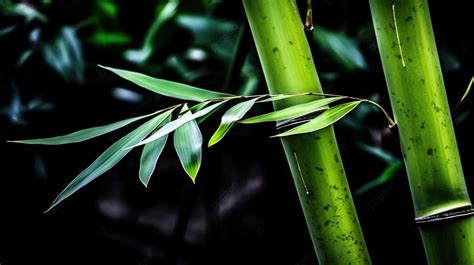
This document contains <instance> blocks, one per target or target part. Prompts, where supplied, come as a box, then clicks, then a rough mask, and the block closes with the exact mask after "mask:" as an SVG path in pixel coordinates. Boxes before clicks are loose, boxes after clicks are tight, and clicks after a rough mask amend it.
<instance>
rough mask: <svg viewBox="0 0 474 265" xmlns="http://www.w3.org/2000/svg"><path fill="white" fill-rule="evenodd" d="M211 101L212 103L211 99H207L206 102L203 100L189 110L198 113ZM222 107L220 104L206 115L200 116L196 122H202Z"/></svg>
mask: <svg viewBox="0 0 474 265" xmlns="http://www.w3.org/2000/svg"><path fill="white" fill-rule="evenodd" d="M209 103H211V102H210V101H205V102H201V103H199V104H197V105H194V106H192V107H191V108H190V109H189V110H190V111H191V112H192V113H196V112H197V111H199V110H201V109H203V108H204V107H206V106H207V105H209ZM221 107H222V105H220V106H218V107H217V108H215V109H213V110H212V111H211V112H209V113H207V114H206V115H204V116H202V117H199V118H197V119H196V122H197V123H198V124H200V123H201V122H203V121H205V120H206V119H207V118H209V117H210V116H211V115H212V114H214V113H215V112H216V111H218V110H219V109H220V108H221Z"/></svg>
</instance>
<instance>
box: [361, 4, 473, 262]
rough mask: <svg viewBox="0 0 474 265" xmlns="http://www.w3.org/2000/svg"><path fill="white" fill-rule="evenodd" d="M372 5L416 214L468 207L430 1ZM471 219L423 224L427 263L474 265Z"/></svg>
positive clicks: (429, 214) (426, 215)
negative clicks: (432, 23) (430, 12)
mask: <svg viewBox="0 0 474 265" xmlns="http://www.w3.org/2000/svg"><path fill="white" fill-rule="evenodd" d="M370 7H371V10H372V17H373V22H374V28H375V32H376V35H377V41H378V46H379V50H380V55H381V58H382V64H383V68H384V73H385V78H386V81H387V86H388V90H389V94H390V99H391V104H392V110H393V112H394V116H395V120H396V122H397V123H398V130H399V134H400V142H401V149H402V152H403V157H404V161H405V166H406V169H407V172H408V176H409V183H410V188H411V193H412V197H413V204H414V208H415V215H416V218H417V220H418V221H421V220H429V219H432V218H434V217H436V216H439V215H442V214H445V213H454V212H456V211H458V210H461V209H463V210H466V209H469V208H471V207H472V206H471V201H470V199H469V194H468V191H467V187H466V183H465V180H464V174H463V170H462V166H461V159H460V156H459V152H458V147H457V143H456V137H455V133H454V128H453V123H452V119H451V114H450V107H449V105H448V100H447V96H446V90H445V86H444V81H443V76H442V73H441V66H440V62H439V58H438V52H437V49H436V43H435V39H434V34H433V29H432V25H431V18H430V14H429V8H428V2H427V0H416V1H415V0H370ZM473 218H474V217H472V216H470V217H469V216H464V217H456V218H455V219H456V220H450V221H446V220H438V221H433V223H431V224H421V225H420V227H421V233H422V238H423V242H424V245H425V250H426V254H427V257H428V261H429V263H430V264H466V265H472V264H474V244H473V240H474V239H473V238H474V219H473ZM461 231H463V232H461ZM463 235H464V236H463Z"/></svg>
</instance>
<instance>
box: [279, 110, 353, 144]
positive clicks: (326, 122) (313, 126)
mask: <svg viewBox="0 0 474 265" xmlns="http://www.w3.org/2000/svg"><path fill="white" fill-rule="evenodd" d="M360 103H361V101H351V102H348V103H343V104H340V105H337V106H335V107H332V108H330V109H328V110H326V111H325V112H323V113H322V114H321V115H319V116H317V117H316V118H314V119H312V120H311V121H309V122H307V123H305V124H303V125H300V126H297V127H295V128H293V129H290V130H288V131H286V132H283V133H280V134H278V135H275V136H273V137H283V136H290V135H295V134H302V133H309V132H314V131H317V130H321V129H323V128H326V127H328V126H330V125H332V124H333V123H335V122H336V121H338V120H340V119H341V118H343V117H344V116H346V115H347V114H348V113H349V112H351V111H352V110H353V109H354V108H355V107H357V106H358V105H359V104H360Z"/></svg>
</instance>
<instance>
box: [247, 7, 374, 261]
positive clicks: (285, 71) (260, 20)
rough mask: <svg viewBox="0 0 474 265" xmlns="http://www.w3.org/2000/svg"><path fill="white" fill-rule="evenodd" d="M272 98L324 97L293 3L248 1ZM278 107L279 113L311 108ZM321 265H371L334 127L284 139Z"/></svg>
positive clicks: (298, 100) (293, 101)
mask: <svg viewBox="0 0 474 265" xmlns="http://www.w3.org/2000/svg"><path fill="white" fill-rule="evenodd" d="M243 3H244V6H245V10H246V14H247V18H248V20H249V23H250V27H251V30H252V34H253V37H254V40H255V43H256V46H257V51H258V54H259V57H260V61H261V64H262V67H263V71H264V74H265V78H266V82H267V85H268V88H269V90H270V93H272V94H277V93H302V92H315V93H321V92H322V89H321V84H320V82H319V78H318V75H317V72H316V69H315V66H314V62H313V59H312V55H311V52H310V48H309V45H308V42H307V40H306V38H305V34H304V30H303V28H304V24H303V22H302V21H301V18H300V15H299V13H298V9H297V7H296V3H295V1H294V0H244V1H243ZM306 100H307V99H305V98H304V97H300V98H293V99H288V100H283V101H278V102H275V104H274V107H275V109H282V108H284V107H287V106H290V105H294V104H299V103H303V102H306ZM282 143H283V147H284V150H285V153H286V157H287V159H288V163H289V165H290V169H291V172H292V175H293V180H294V183H295V186H296V189H297V192H298V196H299V199H300V203H301V206H302V208H303V212H304V215H305V218H306V223H307V225H308V229H309V232H310V235H311V239H312V242H313V245H314V248H315V251H316V253H317V256H318V260H319V262H320V264H331V265H337V264H371V262H370V258H369V254H368V251H367V248H366V245H365V241H364V237H363V235H362V231H361V227H360V225H359V221H358V218H357V214H356V210H355V207H354V203H353V201H352V196H351V193H350V190H349V186H348V183H347V180H346V176H345V173H344V167H343V165H342V161H341V157H340V154H339V150H338V147H337V143H336V138H335V135H334V131H333V128H332V127H329V128H327V129H323V130H321V131H319V132H316V133H310V134H304V135H299V136H290V137H286V138H282Z"/></svg>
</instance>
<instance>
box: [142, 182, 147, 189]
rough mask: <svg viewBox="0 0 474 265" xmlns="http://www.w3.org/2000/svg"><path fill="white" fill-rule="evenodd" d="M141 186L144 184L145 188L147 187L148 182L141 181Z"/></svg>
mask: <svg viewBox="0 0 474 265" xmlns="http://www.w3.org/2000/svg"><path fill="white" fill-rule="evenodd" d="M142 184H143V186H145V188H146V189H148V183H146V182H144V181H142Z"/></svg>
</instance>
